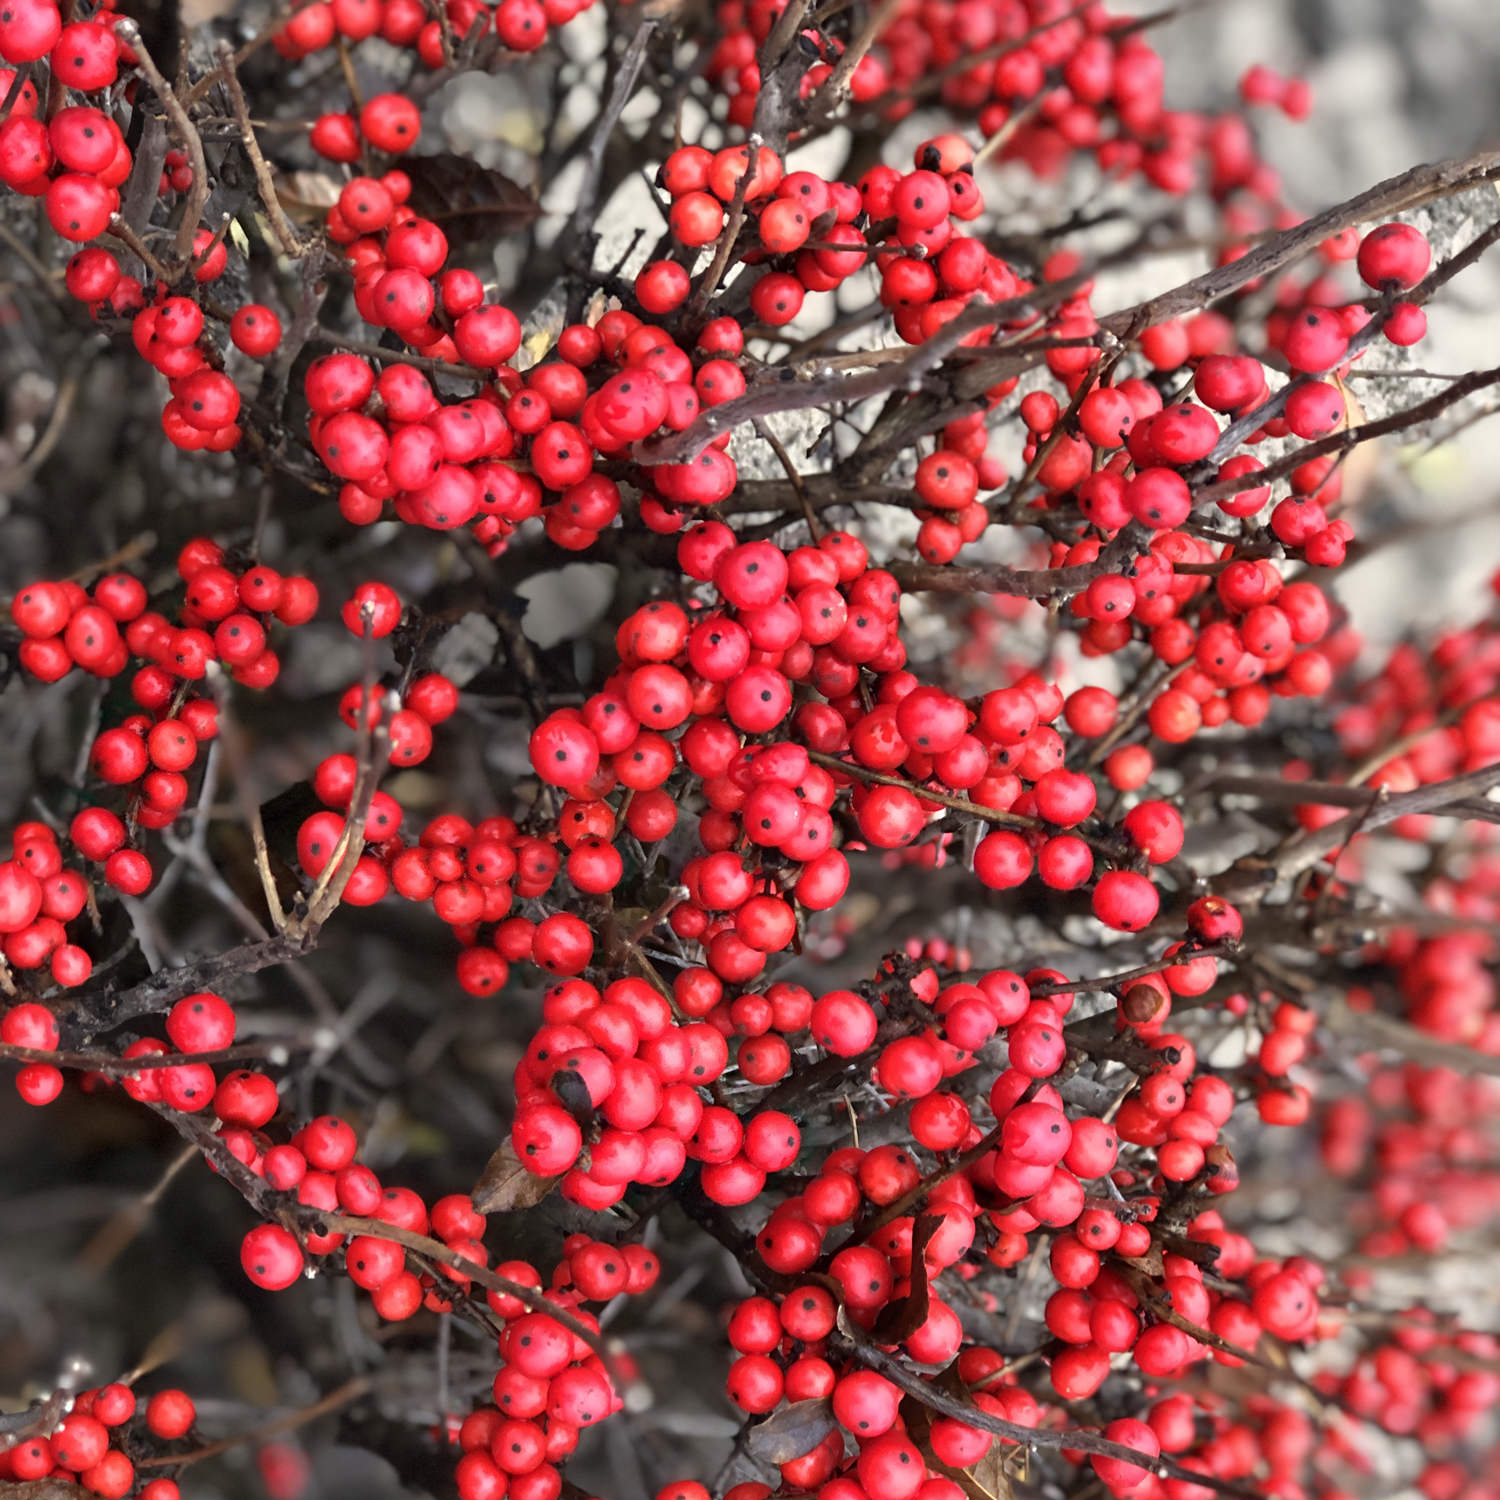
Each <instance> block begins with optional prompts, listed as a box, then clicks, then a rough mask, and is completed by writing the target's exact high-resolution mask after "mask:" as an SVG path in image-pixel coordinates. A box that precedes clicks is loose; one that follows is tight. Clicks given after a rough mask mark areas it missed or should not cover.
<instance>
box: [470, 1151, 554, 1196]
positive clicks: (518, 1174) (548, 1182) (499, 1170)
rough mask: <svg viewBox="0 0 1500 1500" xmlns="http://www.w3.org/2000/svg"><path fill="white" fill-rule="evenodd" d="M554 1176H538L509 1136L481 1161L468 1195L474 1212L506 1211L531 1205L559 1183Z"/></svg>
mask: <svg viewBox="0 0 1500 1500" xmlns="http://www.w3.org/2000/svg"><path fill="white" fill-rule="evenodd" d="M558 1181H559V1179H558V1178H556V1177H538V1176H537V1175H536V1173H535V1172H533V1171H531V1170H530V1169H529V1168H528V1167H527V1165H526V1163H525V1162H523V1161H522V1160H521V1158H520V1157H519V1156H518V1155H516V1148H515V1147H514V1146H513V1145H512V1144H511V1143H510V1140H509V1138H507V1139H506V1140H504V1141H502V1142H501V1143H500V1145H499V1146H498V1147H497V1148H496V1150H495V1153H494V1154H493V1155H492V1156H491V1157H490V1159H489V1160H488V1161H487V1162H486V1163H485V1164H484V1171H482V1172H481V1173H480V1174H479V1181H478V1182H476V1183H475V1184H474V1191H473V1192H472V1193H470V1194H469V1197H470V1198H471V1199H472V1201H473V1204H474V1208H475V1210H476V1212H478V1213H482V1214H494V1213H505V1212H507V1211H509V1210H511V1209H517V1208H534V1207H535V1206H536V1205H537V1204H538V1203H540V1202H541V1201H542V1199H543V1198H545V1197H546V1196H547V1195H548V1194H549V1193H550V1192H551V1191H552V1189H553V1188H555V1187H556V1186H557V1184H558Z"/></svg>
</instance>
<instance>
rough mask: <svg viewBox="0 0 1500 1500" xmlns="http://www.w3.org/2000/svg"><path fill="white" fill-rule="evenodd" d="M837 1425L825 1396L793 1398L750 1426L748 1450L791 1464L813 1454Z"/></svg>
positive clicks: (761, 1457) (753, 1454)
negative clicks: (801, 1399) (787, 1403)
mask: <svg viewBox="0 0 1500 1500" xmlns="http://www.w3.org/2000/svg"><path fill="white" fill-rule="evenodd" d="M837 1426H838V1422H837V1421H836V1420H835V1418H834V1415H833V1402H832V1401H830V1400H829V1399H828V1398H827V1397H826V1396H823V1397H819V1398H818V1399H816V1400H812V1401H794V1402H792V1404H791V1405H790V1406H784V1407H782V1409H781V1410H780V1411H778V1412H777V1413H776V1414H775V1416H772V1417H767V1418H766V1420H765V1421H764V1422H761V1423H758V1424H757V1425H756V1426H754V1427H752V1428H751V1429H750V1432H749V1434H748V1435H747V1437H746V1438H745V1452H746V1453H748V1454H749V1455H750V1457H751V1458H754V1459H758V1460H760V1461H761V1462H762V1463H768V1464H789V1463H790V1462H791V1461H792V1460H793V1459H794V1458H802V1457H803V1456H804V1455H805V1454H808V1453H811V1452H812V1451H813V1449H814V1448H816V1447H817V1446H818V1444H819V1443H821V1442H822V1441H823V1439H824V1438H826V1437H827V1436H828V1434H829V1433H830V1432H832V1431H833V1430H834V1429H835V1428H836V1427H837Z"/></svg>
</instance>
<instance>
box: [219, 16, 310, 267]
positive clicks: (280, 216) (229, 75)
mask: <svg viewBox="0 0 1500 1500" xmlns="http://www.w3.org/2000/svg"><path fill="white" fill-rule="evenodd" d="M219 69H220V72H221V73H222V75H223V78H224V90H225V92H226V93H227V94H228V95H229V105H230V108H231V109H232V110H233V111H234V117H235V119H236V120H237V121H238V123H239V127H240V141H241V143H242V144H243V145H244V147H245V154H246V155H247V156H248V157H249V158H250V166H251V168H252V170H253V171H254V173H255V185H256V187H257V188H258V189H259V190H260V201H261V203H262V205H263V206H264V207H265V210H266V219H267V221H268V222H269V224H270V226H271V232H272V234H273V235H274V236H275V237H276V240H277V244H278V247H279V249H280V250H281V252H282V254H283V255H290V256H297V255H301V254H302V238H301V236H300V235H299V234H298V233H297V230H296V228H295V226H294V225H293V224H292V221H291V220H290V219H288V218H287V216H286V210H285V209H284V208H283V207H282V206H281V199H280V198H278V197H277V196H276V183H275V180H274V179H273V178H272V176H271V164H270V163H269V162H268V161H267V160H266V158H265V153H264V152H262V150H261V149H260V142H259V141H258V140H256V138H255V127H254V126H253V125H252V124H251V123H250V107H249V105H248V104H246V102H245V91H244V89H243V88H241V87H240V76H239V73H238V71H237V70H236V68H235V64H234V51H233V49H232V48H231V47H230V46H229V44H228V43H227V42H225V43H224V44H223V45H222V46H221V47H220V49H219Z"/></svg>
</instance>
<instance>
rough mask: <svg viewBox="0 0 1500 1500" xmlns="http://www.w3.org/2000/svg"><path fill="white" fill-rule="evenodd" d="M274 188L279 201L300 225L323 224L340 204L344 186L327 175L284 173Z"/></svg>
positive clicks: (291, 217)
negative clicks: (335, 205)
mask: <svg viewBox="0 0 1500 1500" xmlns="http://www.w3.org/2000/svg"><path fill="white" fill-rule="evenodd" d="M275 185H276V201H277V202H278V203H280V204H281V206H282V208H283V209H284V210H285V211H286V216H287V218H289V219H291V220H292V221H293V222H294V223H298V224H314V223H316V224H321V223H322V222H323V220H324V219H325V218H327V216H328V210H329V209H330V208H332V207H333V205H334V204H335V203H337V202H338V201H339V192H340V187H341V185H340V183H339V182H338V180H337V179H336V178H334V177H330V176H329V175H328V173H327V172H282V173H279V174H278V175H277V178H276V184H275Z"/></svg>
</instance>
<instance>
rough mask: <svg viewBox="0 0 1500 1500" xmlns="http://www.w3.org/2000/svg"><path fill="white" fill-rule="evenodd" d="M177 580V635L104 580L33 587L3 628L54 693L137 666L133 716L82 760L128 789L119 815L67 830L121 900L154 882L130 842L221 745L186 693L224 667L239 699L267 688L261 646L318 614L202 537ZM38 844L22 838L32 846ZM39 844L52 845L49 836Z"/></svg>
mask: <svg viewBox="0 0 1500 1500" xmlns="http://www.w3.org/2000/svg"><path fill="white" fill-rule="evenodd" d="M177 572H178V576H179V577H180V578H181V579H182V581H183V583H184V585H185V593H184V597H183V601H182V603H181V604H180V606H179V607H178V608H177V611H176V613H177V624H175V625H174V624H173V623H172V622H171V620H169V619H168V618H167V616H166V615H164V614H162V613H161V612H160V611H158V610H155V609H150V608H148V607H147V606H148V605H149V603H150V600H149V597H148V595H147V592H146V588H145V586H144V585H143V584H142V583H141V582H140V581H139V580H138V579H136V578H134V577H132V576H131V575H130V574H128V573H111V574H108V575H107V576H105V577H103V578H101V579H99V580H98V582H96V583H95V584H94V586H93V588H92V590H91V591H86V590H85V589H83V588H82V587H81V586H80V585H78V584H76V583H72V582H67V581H64V582H62V583H48V582H38V583H33V584H29V585H27V586H26V587H25V588H24V589H22V590H21V591H20V592H19V593H18V594H17V595H16V596H15V598H14V599H13V600H12V602H11V618H12V619H13V620H14V621H15V623H16V624H17V625H18V626H19V627H20V629H21V630H22V631H23V632H24V635H25V639H24V640H23V641H22V643H21V647H20V651H19V656H20V660H21V664H22V666H23V667H25V668H26V670H27V671H28V672H30V673H31V674H32V675H33V676H34V677H37V678H40V679H41V680H42V681H44V682H56V681H57V680H59V679H60V678H62V677H64V676H66V675H67V673H68V672H69V671H71V670H72V668H73V667H74V666H75V665H76V666H80V667H82V668H83V669H84V670H85V671H87V672H91V673H92V674H94V675H95V676H97V677H103V678H107V677H117V676H119V675H120V674H121V673H122V672H124V671H125V670H126V668H127V667H129V666H130V665H131V663H132V661H135V662H136V663H137V666H136V668H135V671H134V673H133V674H132V676H131V680H130V695H131V698H132V699H133V700H134V702H135V703H136V705H137V707H138V709H139V712H137V713H133V714H130V715H128V716H127V717H126V718H125V719H124V720H123V721H122V722H121V723H119V724H118V725H114V726H112V727H110V728H108V729H104V730H101V731H100V732H99V734H98V735H97V736H96V737H95V740H94V743H93V746H92V748H91V749H90V752H89V767H90V769H91V770H92V771H93V773H94V775H95V776H97V777H98V778H99V780H100V781H101V782H103V783H104V784H105V785H106V786H110V787H120V788H128V793H127V797H126V802H125V806H124V808H123V813H122V814H117V813H115V812H113V811H111V810H110V809H109V808H107V807H104V806H101V805H97V804H96V805H93V806H90V807H86V808H84V809H83V811H81V812H79V813H77V814H76V815H75V816H74V818H73V820H72V823H71V824H70V826H69V830H68V833H69V839H70V840H71V842H72V844H73V846H74V848H76V849H77V850H78V851H79V853H81V854H82V855H83V856H84V857H85V858H86V859H89V860H93V861H95V862H97V863H100V864H102V865H103V867H104V869H103V874H104V879H105V881H106V882H107V883H108V884H109V885H110V886H112V887H114V889H116V890H118V891H120V892H122V893H123V894H125V895H129V896H138V895H140V894H141V893H142V892H144V891H145V890H146V889H147V888H148V887H149V886H150V884H151V879H152V869H151V862H150V859H149V858H148V856H147V855H146V854H145V853H144V852H142V850H141V849H140V848H139V847H137V840H138V835H139V834H140V832H141V831H143V830H150V829H159V828H166V827H168V826H169V825H170V824H171V823H172V822H173V820H174V819H175V818H177V816H178V815H179V814H180V813H181V811H182V809H183V807H184V806H185V805H186V803H187V799H188V793H189V790H190V788H189V783H188V773H189V772H190V771H191V769H192V767H193V766H194V764H195V763H196V761H197V759H198V747H199V745H200V744H203V743H204V742H206V741H208V740H211V739H213V738H214V736H215V735H216V734H217V733H218V722H217V710H216V707H215V703H214V700H213V698H212V697H207V696H199V695H197V694H195V693H193V692H192V690H191V687H190V684H193V683H197V682H202V681H204V680H205V679H206V678H207V677H208V675H209V672H210V669H211V668H219V667H222V668H227V669H228V671H229V674H230V675H231V676H232V677H233V679H234V680H235V681H236V682H238V683H239V684H241V685H242V686H244V687H250V688H266V687H269V686H270V685H271V684H272V683H273V682H275V680H276V678H277V675H278V674H279V672H280V670H281V662H280V658H279V657H278V656H277V654H276V652H275V650H274V649H273V648H272V647H270V646H269V645H268V644H267V635H268V630H269V627H270V625H271V624H272V623H273V622H279V623H280V624H283V625H289V626H295V625H301V624H304V623H305V622H306V621H308V620H310V619H311V618H312V617H313V615H314V614H315V613H316V612H317V607H318V590H317V587H316V585H315V584H314V583H313V582H312V580H311V579H308V578H304V577H301V576H298V575H290V576H287V577H283V576H282V575H281V574H279V573H277V572H276V570H275V569H273V568H269V567H266V566H264V565H256V566H250V565H247V564H233V565H232V561H231V560H230V559H229V558H228V557H227V555H226V553H225V552H224V549H223V548H222V547H220V546H219V545H218V544H217V543H215V542H213V541H211V540H209V539H208V538H206V537H198V538H195V539H194V540H193V541H190V542H189V543H188V544H187V545H186V546H185V547H184V548H183V549H182V551H181V553H180V554H179V556H178V559H177ZM38 827H39V825H28V829H36V828H38ZM41 836H42V835H41V833H40V832H35V831H33V832H28V834H27V838H28V839H32V838H40V837H41ZM18 837H19V834H18ZM46 839H48V840H51V839H52V835H51V833H50V832H47V833H46ZM53 843H54V853H55V841H53ZM37 857H38V858H43V857H44V855H42V854H39V855H38V856H37ZM58 868H59V869H60V868H61V864H60V856H59V859H58ZM51 873H52V874H56V873H57V872H56V871H55V870H54V871H51ZM86 897H87V887H86V886H84V887H83V894H82V897H81V898H80V901H79V905H78V906H77V907H75V908H74V909H73V910H72V911H70V912H69V916H68V917H66V918H63V919H62V920H70V919H71V917H73V916H76V915H77V914H78V911H79V910H81V908H82V902H83V899H86ZM38 910H41V908H40V906H39V907H38ZM27 920H28V921H30V919H29V918H28V919H27ZM21 925H22V926H25V925H26V923H22V924H21ZM52 946H53V947H56V944H55V943H54V944H53V945H52ZM47 951H48V952H51V951H52V949H51V948H49V949H48V950H47ZM41 961H42V960H41V959H38V960H36V961H35V962H33V963H27V964H24V965H22V966H23V967H28V968H29V967H35V963H36V962H41ZM69 962H71V960H69ZM86 977H87V971H86V970H85V971H84V972H83V974H82V976H81V977H80V978H75V979H71V980H69V981H61V980H60V981H59V982H69V983H74V984H77V983H81V982H82V978H86Z"/></svg>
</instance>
